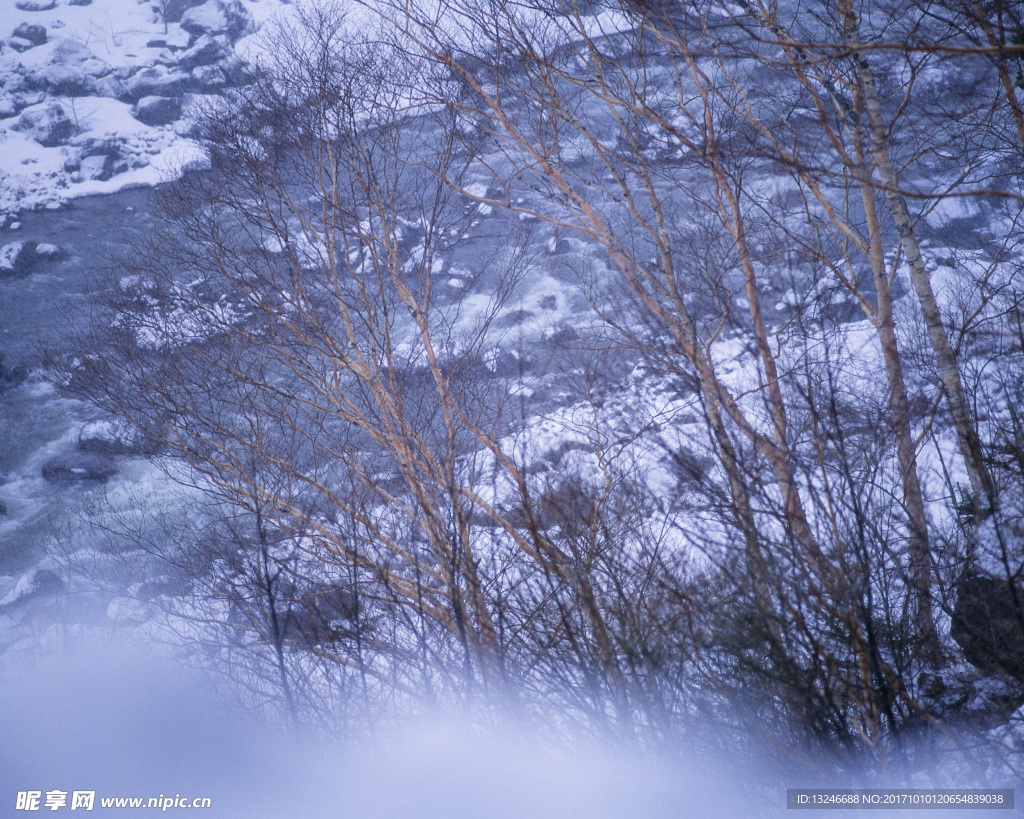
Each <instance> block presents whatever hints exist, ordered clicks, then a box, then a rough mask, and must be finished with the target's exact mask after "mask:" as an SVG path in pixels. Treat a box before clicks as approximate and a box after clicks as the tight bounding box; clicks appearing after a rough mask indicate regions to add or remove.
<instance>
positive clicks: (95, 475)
mask: <svg viewBox="0 0 1024 819" xmlns="http://www.w3.org/2000/svg"><path fill="white" fill-rule="evenodd" d="M116 472H117V466H116V464H115V463H114V459H113V458H111V457H110V456H109V455H105V454H103V453H100V452H68V453H65V454H63V455H58V456H57V457H56V458H51V459H50V460H48V461H47V462H46V463H45V464H43V477H44V478H45V479H46V480H48V481H50V483H73V482H76V481H90V482H102V481H106V480H109V479H110V478H111V477H113V475H114V474H115V473H116Z"/></svg>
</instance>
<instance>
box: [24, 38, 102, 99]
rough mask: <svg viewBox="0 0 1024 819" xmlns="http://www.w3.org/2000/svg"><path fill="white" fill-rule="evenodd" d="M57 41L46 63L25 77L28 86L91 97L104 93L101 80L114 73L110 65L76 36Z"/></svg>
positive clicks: (73, 95) (59, 93)
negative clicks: (74, 38)
mask: <svg viewBox="0 0 1024 819" xmlns="http://www.w3.org/2000/svg"><path fill="white" fill-rule="evenodd" d="M54 43H55V45H54V48H53V52H52V55H51V58H50V60H49V61H48V62H47V64H46V65H45V66H43V67H41V68H39V69H37V70H35V71H32V72H31V73H29V74H28V75H27V76H26V77H25V82H26V84H27V86H28V87H30V88H36V89H41V90H43V91H46V92H47V93H49V94H50V95H51V96H61V97H90V96H96V95H97V94H101V93H102V92H101V91H100V87H99V80H100V79H101V78H103V77H107V76H109V75H110V74H111V72H112V71H113V69H112V68H111V66H110V65H109V64H108V63H106V62H104V61H103V60H101V59H100V58H99V57H97V56H96V55H95V54H93V53H92V52H91V51H90V50H89V49H88V48H86V47H85V46H84V45H82V44H81V43H78V42H75V41H74V40H66V39H55V40H54ZM103 95H104V96H109V95H107V94H103Z"/></svg>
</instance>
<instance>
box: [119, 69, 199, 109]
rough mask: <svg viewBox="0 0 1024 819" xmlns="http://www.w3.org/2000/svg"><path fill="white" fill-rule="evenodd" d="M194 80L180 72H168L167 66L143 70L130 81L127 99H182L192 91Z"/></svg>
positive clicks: (127, 88)
mask: <svg viewBox="0 0 1024 819" xmlns="http://www.w3.org/2000/svg"><path fill="white" fill-rule="evenodd" d="M193 85H194V80H193V79H192V77H191V76H189V75H188V74H184V73H182V72H180V71H168V70H167V67H166V66H163V65H154V66H150V67H149V68H143V69H142V70H141V71H139V72H137V73H136V74H135V75H134V76H132V78H131V79H129V80H128V83H127V86H126V89H125V97H127V98H128V99H129V100H130V101H131V102H138V101H139V100H141V99H143V98H144V97H180V96H181V95H182V94H185V93H187V92H188V91H191V90H192V87H193Z"/></svg>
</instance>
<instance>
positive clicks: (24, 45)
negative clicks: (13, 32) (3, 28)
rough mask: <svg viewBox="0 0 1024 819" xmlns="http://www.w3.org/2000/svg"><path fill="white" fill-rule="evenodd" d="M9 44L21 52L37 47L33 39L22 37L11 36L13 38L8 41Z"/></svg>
mask: <svg viewBox="0 0 1024 819" xmlns="http://www.w3.org/2000/svg"><path fill="white" fill-rule="evenodd" d="M7 45H9V46H10V47H11V48H13V49H14V50H15V51H17V52H18V53H19V54H20V53H22V52H23V51H28V50H29V49H30V48H35V43H33V42H32V41H31V40H26V39H24V38H22V37H11V39H10V40H8V41H7Z"/></svg>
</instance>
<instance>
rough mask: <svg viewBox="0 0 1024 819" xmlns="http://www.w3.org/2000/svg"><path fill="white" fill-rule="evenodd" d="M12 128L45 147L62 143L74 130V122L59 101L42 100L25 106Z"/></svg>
mask: <svg viewBox="0 0 1024 819" xmlns="http://www.w3.org/2000/svg"><path fill="white" fill-rule="evenodd" d="M12 128H13V129H14V130H15V131H21V132H22V133H24V134H27V135H29V136H30V137H32V139H34V140H35V141H36V142H38V143H39V144H40V145H42V146H43V147H45V148H53V147H56V146H57V145H62V144H63V143H65V142H67V140H68V139H70V138H71V135H72V134H74V132H75V124H74V123H73V122H72V121H71V118H70V117H69V116H68V115H67V113H66V112H65V111H64V106H62V105H61V104H60V103H59V102H42V103H39V104H38V105H33V106H30V107H28V108H26V109H25V110H24V111H22V112H21V115H20V116H19V117H18V121H17V122H16V123H15V124H14V125H13V126H12Z"/></svg>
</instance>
